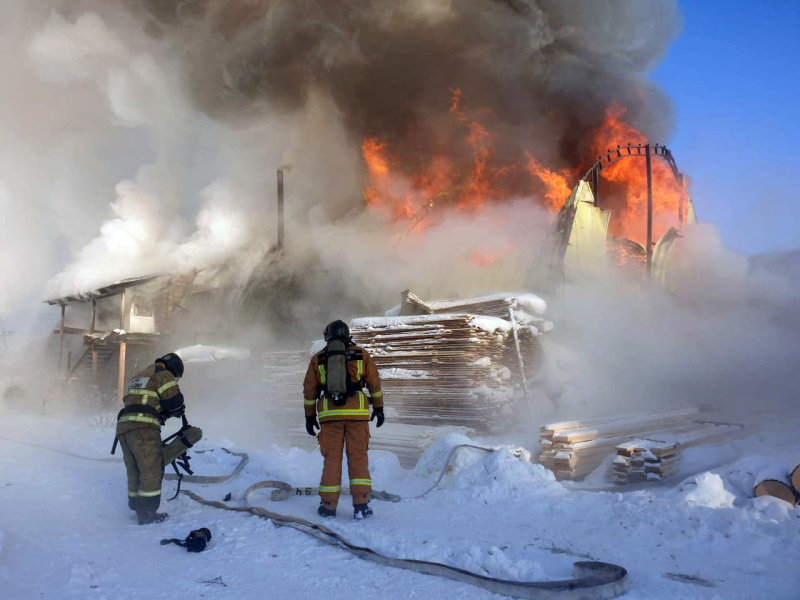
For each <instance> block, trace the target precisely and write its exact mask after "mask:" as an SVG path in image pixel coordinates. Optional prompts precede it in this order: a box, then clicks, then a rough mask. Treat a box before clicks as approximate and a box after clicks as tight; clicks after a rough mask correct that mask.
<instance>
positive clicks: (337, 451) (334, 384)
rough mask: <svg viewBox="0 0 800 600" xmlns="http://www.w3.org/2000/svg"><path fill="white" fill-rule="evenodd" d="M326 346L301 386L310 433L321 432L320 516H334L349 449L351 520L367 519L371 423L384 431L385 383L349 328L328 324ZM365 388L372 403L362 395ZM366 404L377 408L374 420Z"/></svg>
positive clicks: (335, 323)
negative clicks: (344, 463)
mask: <svg viewBox="0 0 800 600" xmlns="http://www.w3.org/2000/svg"><path fill="white" fill-rule="evenodd" d="M325 342H326V344H327V345H326V346H325V349H324V350H321V351H320V352H318V353H317V354H315V355H314V357H313V358H312V359H311V363H310V364H309V365H308V371H307V372H306V377H305V380H304V381H303V398H304V399H305V402H304V405H305V414H306V431H308V433H309V435H315V431H314V428H317V429H320V432H319V436H318V439H319V448H320V452H321V453H322V456H323V458H324V463H323V467H322V479H321V480H320V484H319V495H320V498H321V499H322V501H321V502H320V505H319V509H318V510H317V512H318V513H319V514H320V515H322V516H323V517H335V516H336V506H337V504H338V503H339V494H340V492H341V489H342V450H343V449H344V448H346V452H347V471H348V473H349V475H350V493H351V494H352V495H353V517H354V518H356V519H364V518H366V517H370V516H372V509H371V508H370V507H369V497H370V492H371V491H372V480H371V479H370V476H369V459H368V457H367V451H368V449H369V423H368V421H372V420H373V419H375V418H376V417H377V419H378V427H380V426H381V425H383V392H381V380H380V377H379V376H378V369H377V368H376V367H375V362H374V361H373V360H372V357H371V356H370V355H369V353H368V352H367V351H366V350H364V349H363V348H361V347H359V346H356V345H355V343H354V342H353V339H352V338H351V337H350V328H349V327H348V326H347V324H346V323H344V322H343V321H333V322H332V323H330V324H328V326H327V327H326V328H325ZM364 384H366V386H367V389H368V390H369V394H370V396H371V398H367V397H366V396H365V395H364V390H363V388H364ZM368 400H369V402H370V403H372V407H373V412H372V417H371V418H370V414H369V406H368V402H367V401H368ZM317 417H319V424H317ZM320 425H321V427H320Z"/></svg>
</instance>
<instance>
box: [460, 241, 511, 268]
mask: <svg viewBox="0 0 800 600" xmlns="http://www.w3.org/2000/svg"><path fill="white" fill-rule="evenodd" d="M513 251H514V247H513V246H512V245H511V244H503V245H502V246H501V247H500V248H499V249H497V250H496V251H494V252H489V251H487V250H481V249H476V250H473V251H472V252H470V255H469V262H471V263H472V264H473V265H475V266H476V267H485V266H487V265H493V264H495V263H496V262H497V261H499V260H500V259H503V258H505V257H506V256H508V255H509V254H511V253H512V252H513Z"/></svg>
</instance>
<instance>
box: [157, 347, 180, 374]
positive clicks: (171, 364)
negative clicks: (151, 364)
mask: <svg viewBox="0 0 800 600" xmlns="http://www.w3.org/2000/svg"><path fill="white" fill-rule="evenodd" d="M156 362H157V363H161V364H162V365H164V367H165V368H166V369H167V371H169V372H170V373H172V374H173V375H174V376H175V377H177V378H181V377H183V361H182V360H181V357H180V356H178V355H177V354H175V353H174V352H170V353H169V354H165V355H164V356H162V357H161V358H157V359H156Z"/></svg>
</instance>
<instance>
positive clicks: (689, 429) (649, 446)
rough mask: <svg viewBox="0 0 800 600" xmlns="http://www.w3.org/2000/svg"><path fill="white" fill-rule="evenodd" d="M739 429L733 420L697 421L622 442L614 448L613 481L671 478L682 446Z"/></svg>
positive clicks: (707, 441) (716, 438) (720, 438)
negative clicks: (724, 421) (723, 421)
mask: <svg viewBox="0 0 800 600" xmlns="http://www.w3.org/2000/svg"><path fill="white" fill-rule="evenodd" d="M742 430H743V426H742V425H739V424H736V423H709V422H703V421H696V422H692V423H689V424H687V425H683V426H680V427H677V428H675V429H673V430H669V431H664V432H661V433H658V434H655V435H651V436H648V437H647V438H644V439H636V440H630V441H628V442H624V443H622V444H619V445H617V446H616V447H615V450H616V453H617V456H616V457H615V458H614V463H613V466H612V470H611V478H612V480H613V481H614V483H618V484H621V485H624V484H628V483H641V482H643V481H658V480H660V479H664V478H667V477H672V476H673V475H677V473H678V468H679V466H680V461H681V452H682V451H683V450H684V449H686V448H690V447H692V446H697V445H700V444H711V443H714V442H721V441H723V440H728V439H731V438H732V437H734V436H736V435H738V434H740V433H741V432H742Z"/></svg>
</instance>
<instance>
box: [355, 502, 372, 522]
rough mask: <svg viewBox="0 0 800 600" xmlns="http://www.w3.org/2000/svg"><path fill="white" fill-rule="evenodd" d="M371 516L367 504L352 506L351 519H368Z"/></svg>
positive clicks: (370, 510)
mask: <svg viewBox="0 0 800 600" xmlns="http://www.w3.org/2000/svg"><path fill="white" fill-rule="evenodd" d="M371 516H372V509H371V508H370V507H369V504H354V505H353V518H354V519H368V518H369V517H371Z"/></svg>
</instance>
